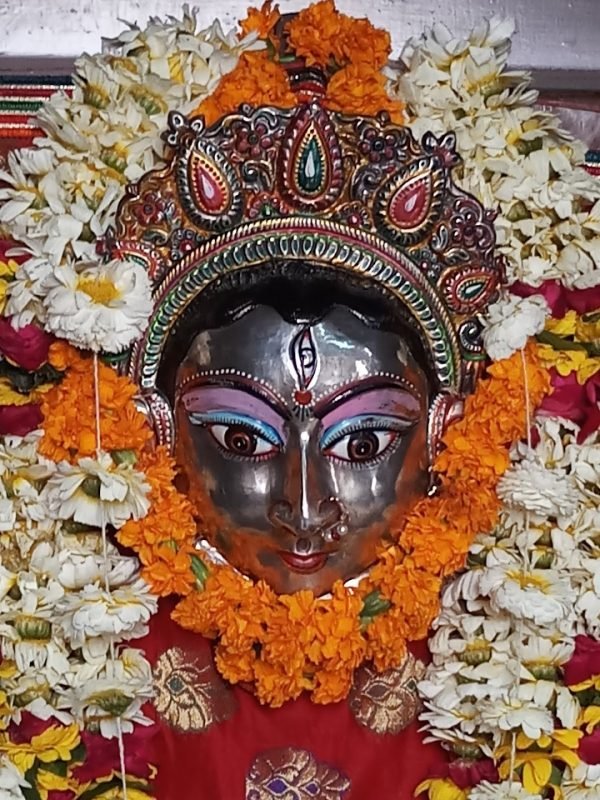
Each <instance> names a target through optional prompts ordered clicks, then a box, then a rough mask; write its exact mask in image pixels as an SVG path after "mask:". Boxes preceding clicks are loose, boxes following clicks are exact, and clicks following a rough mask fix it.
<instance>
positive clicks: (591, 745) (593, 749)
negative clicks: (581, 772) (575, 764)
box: [578, 728, 600, 764]
mask: <svg viewBox="0 0 600 800" xmlns="http://www.w3.org/2000/svg"><path fill="white" fill-rule="evenodd" d="M578 753H579V757H580V758H581V759H582V761H585V763H586V764H600V728H596V730H595V731H594V732H593V733H590V735H589V736H582V737H581V739H580V740H579V748H578Z"/></svg>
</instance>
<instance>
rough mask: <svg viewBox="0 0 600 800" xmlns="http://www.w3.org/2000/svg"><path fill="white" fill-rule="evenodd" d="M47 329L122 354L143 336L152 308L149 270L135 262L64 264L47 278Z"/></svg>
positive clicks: (85, 345) (84, 344)
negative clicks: (147, 271) (136, 339)
mask: <svg viewBox="0 0 600 800" xmlns="http://www.w3.org/2000/svg"><path fill="white" fill-rule="evenodd" d="M43 302H44V308H45V311H46V328H47V329H48V330H49V331H51V332H52V333H54V334H56V336H60V337H62V338H64V339H67V340H68V341H69V342H71V344H74V345H75V346H77V347H83V348H86V349H89V350H95V351H98V350H104V351H105V352H109V353H118V352H120V351H122V350H124V349H125V348H127V347H128V346H129V345H130V344H131V342H132V341H133V340H134V339H135V338H137V337H139V336H140V335H141V334H142V333H143V331H144V330H145V328H146V326H147V324H148V318H149V316H150V313H151V311H152V297H151V288H150V281H149V279H148V276H147V274H146V271H145V270H144V269H143V267H141V266H140V265H139V264H135V263H134V262H132V261H118V260H115V261H111V262H109V263H108V264H101V265H99V266H95V265H93V264H86V263H83V264H78V265H77V266H75V265H74V264H63V265H62V266H60V267H57V268H56V269H55V270H54V271H53V272H52V274H51V275H50V276H49V277H48V280H47V282H46V294H45V297H44V301H43Z"/></svg>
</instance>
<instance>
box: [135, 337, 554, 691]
mask: <svg viewBox="0 0 600 800" xmlns="http://www.w3.org/2000/svg"><path fill="white" fill-rule="evenodd" d="M526 363H527V386H528V390H529V402H530V404H531V406H532V407H535V406H537V405H538V404H539V403H540V402H541V400H542V398H543V397H544V395H545V393H546V392H547V391H548V390H549V378H548V374H547V372H546V371H545V370H544V368H543V367H542V366H541V364H540V363H539V360H538V358H537V356H536V353H535V347H534V346H531V347H529V348H528V350H527V353H526ZM524 391H525V388H524V376H523V365H522V359H521V354H517V355H515V356H513V357H512V358H510V359H508V360H506V361H504V362H499V363H497V364H494V365H493V366H492V367H490V370H489V377H488V378H487V379H484V380H482V381H481V382H480V385H479V387H478V389H477V391H476V393H475V394H474V395H473V396H472V397H471V398H470V400H469V401H468V402H467V404H466V408H465V415H464V417H463V419H462V420H461V421H460V422H458V423H456V424H454V425H453V426H451V428H450V429H449V431H448V433H447V435H446V437H445V444H446V449H445V451H444V452H443V453H442V455H441V456H440V457H439V459H438V461H437V462H436V465H435V468H436V470H437V471H438V472H439V473H440V475H441V480H442V493H441V495H440V497H438V498H434V499H433V500H431V499H424V500H423V501H421V502H420V503H418V504H417V506H416V508H415V509H414V511H413V512H412V513H411V514H410V515H409V517H408V520H407V521H406V524H405V525H404V526H401V524H400V521H399V520H398V525H397V527H395V526H394V523H392V532H393V533H394V535H395V536H396V537H397V539H398V544H396V545H394V546H392V547H388V548H386V549H385V550H383V551H382V553H381V554H380V556H379V559H378V561H377V563H376V564H375V565H374V566H373V567H372V568H371V570H370V571H369V574H368V576H367V577H366V578H364V579H363V580H362V581H361V583H360V585H359V587H358V589H357V590H356V591H354V590H352V589H346V588H345V587H344V586H343V584H342V583H341V582H338V583H337V584H336V585H335V586H334V587H333V590H332V597H331V599H319V598H315V597H314V596H313V595H312V593H310V592H301V593H299V594H297V595H293V596H287V595H280V596H277V595H275V594H274V593H273V591H272V590H270V589H269V587H268V586H267V585H266V584H265V583H264V582H262V581H258V582H256V583H255V582H253V581H251V580H249V579H247V578H245V577H243V576H241V575H239V574H237V573H236V572H235V571H234V570H233V569H232V568H231V567H228V566H224V567H215V568H213V567H210V574H209V576H208V577H207V578H206V581H205V583H204V585H203V586H202V587H201V588H197V589H195V590H194V591H192V592H191V593H190V594H189V595H188V596H187V597H185V598H184V599H183V600H182V601H180V603H179V604H178V606H177V607H176V609H175V611H174V612H173V619H175V621H176V622H178V623H179V624H180V625H182V626H183V627H184V628H187V629H189V630H192V631H195V632H196V633H200V634H202V635H204V636H207V637H209V638H212V639H215V640H216V642H217V643H216V664H217V667H218V669H219V671H220V672H221V674H222V675H223V676H224V677H225V678H226V679H227V680H228V681H230V682H231V683H238V682H245V683H252V684H254V687H255V691H256V694H257V696H258V698H259V700H260V701H261V702H263V703H266V704H269V705H272V706H279V705H281V704H282V703H283V702H285V701H286V700H288V699H291V698H294V697H297V696H298V695H299V694H300V693H301V692H302V691H304V690H307V691H310V692H311V699H312V700H313V701H314V702H316V703H329V702H335V701H337V700H340V699H342V698H343V697H345V696H346V695H347V694H348V692H349V690H350V686H351V682H352V676H353V671H354V669H355V668H356V667H357V666H358V665H359V664H360V663H362V661H364V660H372V661H373V662H374V664H375V666H376V668H377V669H378V670H384V669H386V668H389V667H390V666H392V665H395V664H397V663H399V661H400V660H401V658H402V656H403V654H404V652H405V649H406V643H407V642H408V641H412V640H418V639H421V638H423V637H424V636H425V635H426V634H427V631H428V629H429V626H430V625H431V622H432V620H433V618H434V617H435V615H436V613H437V611H438V607H439V599H438V598H439V591H440V587H441V581H442V579H443V577H444V576H446V575H448V574H450V573H452V572H454V571H455V570H456V569H458V568H460V567H461V566H463V565H464V560H465V555H466V552H467V550H468V547H469V545H470V543H471V541H472V539H473V537H474V536H475V534H477V533H478V532H480V531H483V530H488V529H490V528H491V526H492V525H493V523H494V521H495V519H496V515H497V512H498V509H499V501H498V499H497V497H496V495H495V492H494V488H495V485H496V483H497V481H498V478H499V477H500V476H501V475H502V473H503V472H504V470H505V469H506V467H507V466H508V463H509V462H508V449H509V447H510V445H511V444H512V443H513V442H514V441H515V440H517V439H519V438H521V437H522V436H523V435H524V434H525V432H526V431H525V419H524V410H523V400H522V398H523V395H524ZM473 497H475V498H477V502H472V499H473ZM147 556H148V554H147V553H146V557H147Z"/></svg>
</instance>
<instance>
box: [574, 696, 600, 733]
mask: <svg viewBox="0 0 600 800" xmlns="http://www.w3.org/2000/svg"><path fill="white" fill-rule="evenodd" d="M569 688H572V687H569ZM579 725H585V730H586V733H592V731H593V730H594V728H596V727H597V726H598V725H600V706H588V707H587V708H584V709H583V710H582V712H581V714H580V715H579Z"/></svg>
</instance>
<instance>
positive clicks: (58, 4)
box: [0, 0, 600, 91]
mask: <svg viewBox="0 0 600 800" xmlns="http://www.w3.org/2000/svg"><path fill="white" fill-rule="evenodd" d="M198 5H199V6H200V10H199V16H200V19H201V22H202V23H206V24H208V23H209V22H210V21H211V20H212V19H213V18H214V17H215V16H216V15H219V16H220V17H221V19H222V20H223V22H224V23H225V24H226V25H232V24H234V23H235V21H236V20H237V19H238V18H239V17H240V16H241V15H243V14H244V10H245V8H246V6H247V5H248V3H247V2H246V1H245V0H220V1H219V2H207V0H204V1H203V2H199V3H198ZM301 5H302V2H300V0H280V7H281V9H282V11H284V12H285V11H293V10H295V9H297V8H299V7H300V6H301ZM338 5H339V7H340V9H341V10H343V11H346V12H348V13H350V14H353V15H356V16H363V15H364V14H365V12H367V13H368V16H369V17H370V18H371V19H372V21H373V22H375V23H377V24H378V25H381V26H382V27H385V28H387V29H389V30H390V31H391V32H392V33H393V34H394V36H395V45H396V46H397V47H399V46H400V45H401V44H402V42H403V41H404V40H405V39H406V38H408V37H409V36H411V35H417V34H419V33H420V32H421V31H422V30H423V28H425V27H427V26H429V25H431V24H432V22H433V21H434V20H437V21H441V20H443V21H445V22H446V23H447V24H448V25H449V26H450V27H451V28H452V29H454V30H456V31H457V32H461V31H466V30H469V29H470V28H472V27H473V25H474V24H476V23H477V22H478V21H479V20H480V19H481V18H482V17H486V16H490V15H491V14H500V15H503V16H507V15H509V16H513V17H514V18H515V19H516V20H517V22H518V30H519V35H518V37H517V38H516V39H515V45H514V50H513V57H512V61H513V63H514V64H515V66H527V67H531V68H532V69H534V70H535V71H536V72H538V73H540V75H539V82H540V83H541V84H543V85H545V86H547V87H549V88H553V89H561V88H566V87H568V88H570V89H572V88H575V84H576V85H577V88H580V89H586V90H588V91H591V90H593V89H596V90H600V2H599V0H527V2H523V0H376V2H373V3H365V2H364V0H339V3H338ZM180 8H181V2H180V0H0V71H6V70H15V69H16V70H19V71H21V72H22V71H23V68H24V67H25V68H27V69H38V68H39V64H40V62H41V61H44V62H45V64H46V69H48V68H49V67H50V68H51V67H52V66H53V65H52V63H51V62H52V59H58V61H57V62H56V63H55V64H54V67H55V68H58V70H59V71H63V69H64V67H63V65H61V64H60V63H59V62H60V61H63V60H67V61H68V60H70V59H71V58H72V57H73V56H74V55H76V54H78V53H80V52H82V51H83V50H87V51H90V52H94V51H97V50H98V49H99V48H100V46H101V37H102V36H111V35H114V34H116V33H117V32H118V31H119V30H120V29H121V27H122V24H121V23H120V22H118V20H119V19H121V20H132V21H136V20H137V21H140V22H142V21H144V20H145V19H146V18H147V17H148V16H149V15H164V14H168V13H173V14H175V13H178V12H179V10H180ZM2 52H4V55H1V53H2ZM32 56H33V57H34V58H33V60H32V58H31V57H32ZM48 56H50V57H51V60H50V61H48V58H47V57H48ZM566 72H568V73H571V75H570V76H567V75H565V74H564V73H566ZM561 73H562V74H561ZM565 80H566V83H565Z"/></svg>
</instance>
